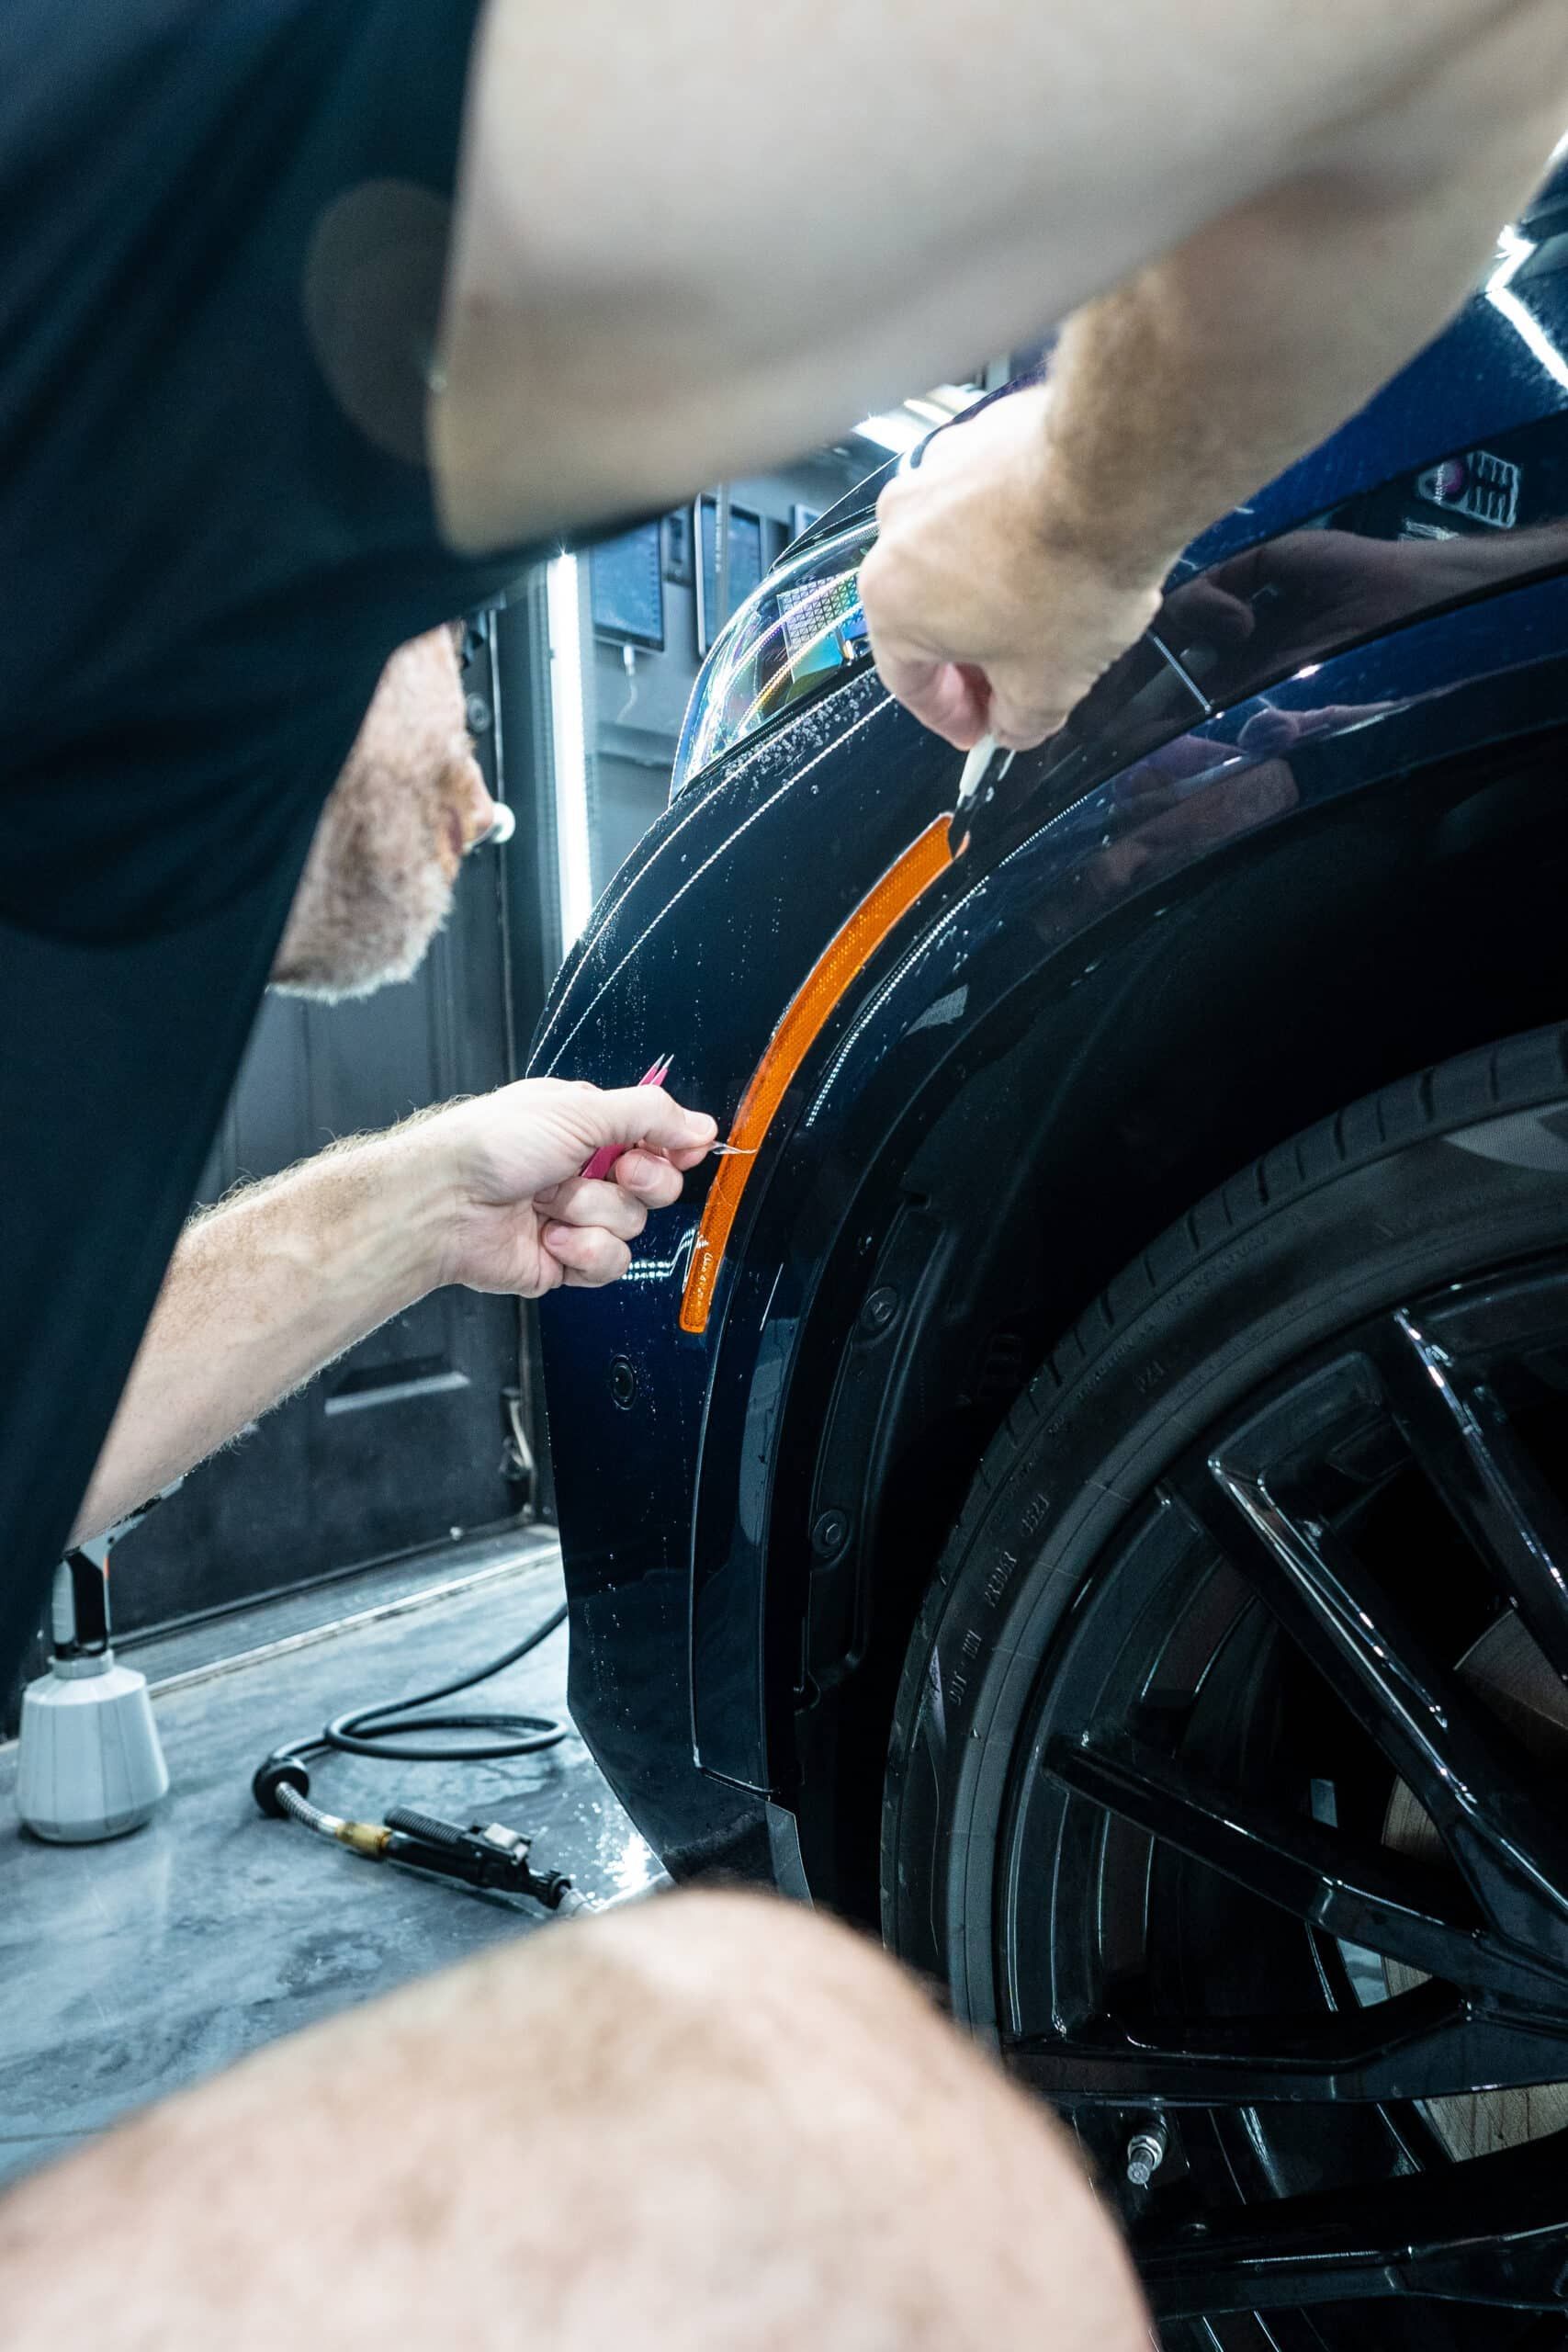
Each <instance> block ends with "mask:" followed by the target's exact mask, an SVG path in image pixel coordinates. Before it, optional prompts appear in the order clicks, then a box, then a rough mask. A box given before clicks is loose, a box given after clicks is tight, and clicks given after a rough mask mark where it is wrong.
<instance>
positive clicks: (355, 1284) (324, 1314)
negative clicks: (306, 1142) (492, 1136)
mask: <svg viewBox="0 0 1568 2352" xmlns="http://www.w3.org/2000/svg"><path fill="white" fill-rule="evenodd" d="M412 1133H414V1134H417V1129H415V1130H413V1131H412ZM409 1134H410V1131H403V1132H402V1133H397V1132H394V1133H393V1134H392V1135H390V1136H376V1137H372V1138H369V1139H367V1140H366V1141H364V1142H361V1143H357V1144H353V1145H349V1146H345V1147H344V1148H340V1149H338V1150H335V1151H332V1152H328V1153H326V1154H324V1155H323V1156H322V1157H321V1159H313V1160H310V1161H309V1162H308V1163H307V1164H306V1165H305V1166H303V1167H301V1168H297V1169H293V1170H289V1171H288V1173H287V1174H286V1175H283V1176H280V1177H277V1178H276V1179H274V1180H273V1181H271V1182H267V1183H264V1184H257V1185H254V1186H253V1187H252V1188H251V1189H250V1190H249V1191H247V1192H245V1193H241V1194H240V1195H239V1196H238V1197H237V1198H236V1199H234V1200H231V1201H230V1202H228V1203H226V1204H224V1205H222V1206H220V1208H218V1209H216V1210H214V1211H212V1212H211V1213H210V1214H209V1215H208V1216H203V1217H201V1218H198V1219H197V1222H196V1223H195V1224H193V1225H192V1226H191V1227H189V1228H188V1230H187V1231H186V1234H185V1235H184V1237H183V1238H182V1239H181V1241H180V1244H179V1247H178V1249H177V1250H175V1256H174V1258H173V1260H172V1261H171V1263H170V1266H169V1271H168V1273H167V1275H166V1276H165V1278H164V1287H163V1290H162V1292H161V1293H160V1295H159V1299H158V1304H157V1306H156V1308H155V1309H154V1312H153V1316H152V1322H151V1323H150V1324H149V1326H148V1328H147V1333H146V1336H145V1338H144V1339H143V1340H142V1343H141V1351H140V1353H139V1354H138V1356H137V1359H136V1363H135V1366H134V1369H133V1370H132V1372H131V1375H130V1381H129V1383H128V1384H127V1386H126V1391H125V1395H124V1397H122V1399H121V1401H120V1407H119V1410H118V1414H117V1415H116V1417H115V1421H114V1426H113V1428H112V1429H111V1430H110V1431H109V1434H108V1437H107V1440H106V1442H105V1445H104V1450H103V1453H101V1455H100V1456H99V1459H98V1464H97V1467H96V1470H95V1471H94V1474H93V1479H92V1484H91V1486H90V1487H89V1488H88V1490H87V1496H86V1498H85V1502H84V1504H83V1506H82V1510H81V1513H80V1515H79V1517H78V1521H77V1524H76V1527H75V1529H74V1531H73V1539H72V1540H73V1542H80V1541H81V1540H82V1538H83V1537H84V1536H85V1535H89V1534H94V1533H96V1532H100V1531H101V1530H102V1529H104V1528H105V1527H109V1526H112V1525H113V1524H114V1522H115V1521H116V1520H117V1519H118V1518H120V1517H122V1516H123V1515H124V1513H125V1512H127V1511H128V1510H133V1509H134V1508H135V1506H136V1505H137V1504H138V1503H140V1502H143V1501H145V1499H146V1498H147V1497H148V1496H149V1495H150V1494H154V1493H156V1492H157V1490H158V1488H159V1487H163V1486H165V1485H167V1483H168V1481H169V1480H170V1479H171V1478H174V1477H177V1476H179V1475H180V1474H181V1472H183V1471H186V1470H188V1469H190V1468H191V1467H192V1466H193V1465H194V1464H196V1463H197V1462H199V1461H201V1460H202V1458H203V1457H204V1456H205V1455H206V1454H209V1453H211V1452H212V1451H213V1450H214V1448H215V1447H217V1446H220V1445H222V1444H224V1443H225V1442H227V1441H228V1440H229V1439H230V1438H231V1437H232V1436H233V1435H234V1434H235V1432H236V1431H237V1430H241V1429H243V1427H244V1426H245V1424H246V1422H247V1421H251V1420H254V1419H256V1418H257V1416H258V1415H260V1414H262V1413H265V1412H266V1411H267V1410H268V1409H269V1408H271V1407H272V1406H274V1405H276V1403H278V1401H279V1400H280V1399H281V1398H282V1397H287V1396H288V1395H290V1394H291V1393H292V1392H293V1391H294V1390H295V1389H297V1388H299V1386H301V1385H302V1384H303V1383H304V1382H305V1381H307V1380H309V1379H310V1376H311V1374H313V1373H316V1372H319V1371H320V1370H321V1366H322V1365H323V1364H326V1363H331V1362H332V1360H333V1357H334V1356H338V1355H341V1354H342V1353H343V1351H344V1349H345V1348H350V1347H352V1346H353V1345H354V1344H355V1340H362V1339H364V1338H365V1336H366V1335H367V1333H368V1332H370V1331H373V1330H375V1329H376V1328H377V1326H378V1324H380V1323H384V1322H385V1321H386V1320H387V1318H388V1317H389V1316H392V1315H395V1314H397V1313H398V1312H399V1311H400V1309H401V1308H403V1307H405V1306H410V1305H412V1302H413V1301H414V1300H415V1299H418V1298H420V1297H423V1295H424V1294H425V1292H426V1291H428V1290H429V1289H431V1288H432V1287H433V1286H434V1283H435V1281H436V1280H437V1279H438V1269H439V1264H440V1246H441V1241H442V1238H443V1234H444V1223H443V1217H442V1214H441V1202H440V1197H439V1193H438V1190H437V1187H436V1185H435V1182H434V1178H433V1174H432V1171H431V1169H430V1167H429V1165H428V1164H427V1162H426V1160H425V1159H424V1158H423V1156H422V1155H421V1154H420V1153H419V1151H418V1150H417V1149H411V1148H408V1147H409Z"/></svg>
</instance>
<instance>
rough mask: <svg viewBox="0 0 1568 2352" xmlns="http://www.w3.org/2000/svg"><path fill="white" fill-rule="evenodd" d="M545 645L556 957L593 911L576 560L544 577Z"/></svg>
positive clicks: (560, 562) (564, 561) (560, 559)
mask: <svg viewBox="0 0 1568 2352" xmlns="http://www.w3.org/2000/svg"><path fill="white" fill-rule="evenodd" d="M545 604H546V612H547V620H548V628H549V646H550V748H551V752H552V753H553V756H554V766H555V793H556V883H557V888H558V893H559V898H558V903H559V907H560V933H561V941H560V944H561V953H562V955H563V956H564V955H566V954H568V953H569V952H570V950H571V949H572V948H573V947H575V945H576V944H577V942H578V940H579V939H580V938H581V935H582V933H583V932H584V931H586V929H587V928H588V918H589V916H590V915H591V914H592V911H593V856H592V842H591V840H590V835H589V824H588V740H587V726H586V720H585V716H584V710H583V700H582V620H581V611H580V609H579V604H578V589H577V558H576V557H575V556H573V555H559V556H557V558H556V559H555V561H554V562H553V563H552V564H551V565H550V567H549V570H548V571H547V574H546V588H545Z"/></svg>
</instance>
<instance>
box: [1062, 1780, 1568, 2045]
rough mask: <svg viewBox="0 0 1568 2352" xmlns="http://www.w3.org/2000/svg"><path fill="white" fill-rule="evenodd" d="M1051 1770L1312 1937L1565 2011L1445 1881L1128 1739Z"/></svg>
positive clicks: (1559, 1980) (1566, 1995)
mask: <svg viewBox="0 0 1568 2352" xmlns="http://www.w3.org/2000/svg"><path fill="white" fill-rule="evenodd" d="M1044 1768H1045V1770H1046V1771H1047V1772H1048V1773H1049V1774H1050V1775H1051V1777H1052V1778H1053V1779H1054V1780H1056V1781H1060V1782H1061V1783H1062V1785H1063V1786H1064V1787H1066V1788H1068V1789H1071V1790H1073V1791H1074V1792H1076V1793H1077V1795H1079V1796H1083V1797H1087V1798H1089V1800H1090V1801H1091V1802H1092V1803H1093V1804H1099V1805H1103V1806H1104V1807H1105V1808H1106V1810H1107V1811H1108V1812H1111V1813H1114V1814H1116V1815H1119V1816H1120V1817H1121V1818H1122V1820H1123V1821H1130V1822H1132V1823H1134V1825H1135V1826H1136V1827H1138V1828H1140V1829H1143V1830H1145V1831H1146V1832H1147V1833H1148V1835H1149V1836H1150V1837H1152V1838H1164V1839H1165V1840H1166V1841H1167V1843H1168V1844H1170V1845H1172V1846H1175V1847H1177V1848H1179V1849H1180V1851H1181V1852H1182V1853H1185V1854H1190V1855H1191V1856H1192V1857H1193V1859H1194V1860H1197V1861H1201V1862H1205V1863H1207V1864H1208V1865H1209V1867H1210V1868H1211V1869H1213V1870H1216V1871H1221V1872H1223V1873H1224V1876H1225V1877H1226V1878H1228V1879H1230V1880H1232V1881H1233V1882H1234V1883H1235V1884H1236V1885H1238V1886H1242V1887H1245V1888H1246V1889H1247V1891H1248V1892H1249V1893H1250V1894H1256V1895H1258V1896H1260V1897H1261V1898H1262V1900H1263V1901H1265V1902H1267V1903H1272V1904H1275V1905H1278V1906H1279V1907H1280V1909H1281V1910H1284V1911H1288V1912H1290V1913H1291V1914H1292V1916H1293V1917H1296V1918H1298V1919H1301V1920H1303V1921H1304V1922H1305V1923H1306V1925H1308V1926H1309V1927H1313V1928H1320V1929H1322V1930H1323V1931H1324V1932H1325V1934H1328V1935H1331V1936H1335V1937H1337V1938H1338V1939H1341V1940H1342V1941H1344V1942H1346V1943H1355V1944H1362V1945H1365V1946H1367V1947H1368V1948H1369V1949H1370V1950H1371V1951H1375V1952H1378V1953H1380V1954H1381V1955H1382V1957H1383V1958H1384V1959H1386V1960H1400V1961H1404V1962H1407V1963H1408V1965H1409V1966H1411V1967H1412V1968H1418V1969H1421V1970H1423V1971H1424V1972H1425V1973H1427V1975H1429V1976H1441V1977H1444V1978H1446V1979H1447V1980H1448V1981H1449V1982H1450V1984H1453V1985H1462V1986H1463V1987H1465V1988H1466V1989H1467V1990H1469V1991H1471V1992H1476V1993H1480V1992H1485V1993H1489V1994H1492V1995H1495V1996H1500V1997H1503V1998H1512V1999H1513V2000H1515V2001H1517V2002H1524V2003H1526V2004H1527V2005H1529V2007H1532V2008H1535V2009H1538V2010H1539V2009H1541V2008H1550V2009H1552V2010H1562V2011H1565V2012H1568V1972H1565V1973H1548V1972H1547V1971H1545V1970H1543V1969H1541V1968H1540V1967H1539V1966H1537V1965H1536V1964H1535V1963H1534V1962H1531V1961H1530V1960H1529V1958H1528V1957H1527V1956H1525V1955H1524V1954H1522V1953H1519V1952H1517V1951H1512V1950H1511V1949H1510V1948H1508V1947H1507V1946H1506V1945H1504V1944H1502V1943H1500V1942H1499V1941H1498V1940H1497V1939H1495V1938H1494V1937H1491V1936H1488V1935H1486V1934H1485V1933H1483V1932H1477V1931H1476V1929H1474V1928H1472V1927H1467V1926H1466V1925H1464V1924H1463V1923H1462V1922H1461V1921H1459V1920H1456V1919H1455V1918H1454V1917H1452V1916H1451V1905H1450V1904H1448V1903H1445V1900H1444V1891H1443V1887H1442V1882H1441V1879H1440V1877H1439V1876H1438V1873H1437V1872H1436V1871H1432V1870H1429V1869H1428V1868H1427V1867H1426V1866H1425V1865H1424V1864H1422V1863H1419V1862H1415V1861H1411V1860H1407V1859H1406V1858H1405V1857H1404V1856H1403V1855H1400V1854H1394V1853H1390V1852H1387V1851H1383V1850H1372V1851H1366V1850H1363V1849H1360V1848H1359V1847H1358V1846H1357V1845H1356V1844H1355V1843H1354V1841H1352V1840H1349V1839H1347V1838H1342V1837H1341V1836H1340V1835H1339V1834H1338V1833H1337V1831H1334V1830H1330V1829H1325V1828H1322V1827H1320V1826H1318V1824H1317V1823H1315V1822H1314V1821H1310V1820H1308V1819H1306V1818H1304V1817H1298V1816H1295V1815H1289V1814H1286V1813H1284V1812H1283V1811H1281V1810H1280V1809H1279V1808H1277V1807H1275V1806H1272V1805H1269V1804H1266V1803H1261V1802H1259V1801H1258V1800H1256V1799H1252V1798H1247V1797H1245V1796H1242V1795H1240V1794H1238V1793H1237V1792H1235V1791H1234V1790H1231V1789H1220V1788H1217V1787H1215V1786H1213V1785H1211V1784H1210V1783H1209V1782H1207V1781H1203V1780H1202V1779H1201V1778H1200V1777H1199V1776H1198V1775H1197V1774H1195V1773H1193V1772H1191V1771H1190V1770H1188V1769H1187V1768H1186V1767H1185V1766H1184V1765H1182V1764H1180V1763H1179V1762H1177V1761H1175V1760H1173V1759H1172V1758H1169V1757H1167V1756H1164V1755H1161V1754H1160V1753H1159V1752H1158V1751H1157V1750H1156V1749H1154V1748H1151V1747H1144V1746H1143V1745H1141V1744H1140V1743H1139V1742H1137V1741H1135V1740H1133V1739H1131V1738H1126V1737H1104V1738H1098V1739H1085V1740H1083V1741H1082V1742H1080V1743H1077V1744H1075V1743H1072V1742H1069V1741H1066V1740H1061V1739H1058V1740H1055V1741H1054V1742H1053V1743H1052V1745H1051V1747H1049V1748H1048V1749H1047V1751H1046V1754H1045V1759H1044Z"/></svg>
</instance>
